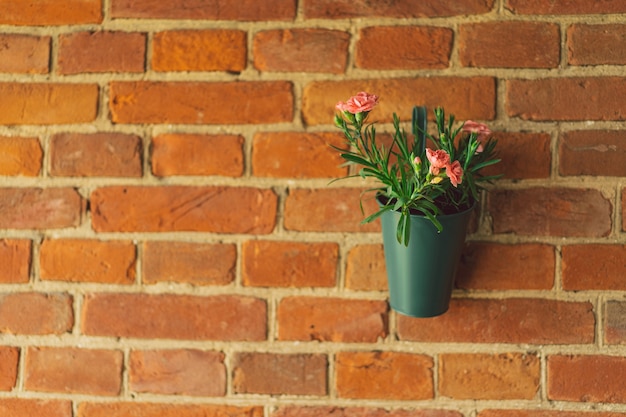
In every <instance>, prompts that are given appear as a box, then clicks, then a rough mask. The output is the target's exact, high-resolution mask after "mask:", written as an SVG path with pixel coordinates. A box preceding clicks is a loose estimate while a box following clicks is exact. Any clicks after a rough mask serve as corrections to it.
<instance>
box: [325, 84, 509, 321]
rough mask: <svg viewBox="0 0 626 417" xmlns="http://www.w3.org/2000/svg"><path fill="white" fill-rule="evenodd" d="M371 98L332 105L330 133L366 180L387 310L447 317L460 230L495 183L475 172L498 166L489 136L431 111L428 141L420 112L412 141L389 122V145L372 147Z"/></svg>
mask: <svg viewBox="0 0 626 417" xmlns="http://www.w3.org/2000/svg"><path fill="white" fill-rule="evenodd" d="M376 104H378V96H376V95H373V94H369V93H365V92H361V93H358V94H357V95H355V96H353V97H350V99H348V101H346V102H339V103H337V105H336V109H337V110H338V112H337V113H336V114H335V125H336V126H337V127H339V128H340V129H341V130H342V131H343V133H344V135H345V138H346V141H347V144H348V145H349V149H347V150H346V149H340V148H336V149H337V150H338V151H339V152H340V153H341V157H342V158H343V159H344V160H345V161H346V163H347V164H348V165H354V166H356V167H357V170H358V172H356V173H352V174H350V175H349V177H354V176H360V177H363V178H366V179H367V178H369V179H373V180H374V183H375V185H374V186H373V187H372V188H370V189H368V190H367V191H371V192H373V193H374V194H375V198H376V200H377V202H378V207H379V209H378V211H376V212H375V213H373V214H371V215H369V216H367V217H366V218H365V219H364V220H363V222H364V223H368V222H371V221H373V220H375V219H378V218H379V217H380V218H381V223H382V231H383V245H384V250H385V263H386V266H387V278H388V282H389V293H390V297H389V298H390V305H391V307H392V308H393V309H394V310H396V311H398V312H400V313H402V314H405V315H409V316H414V317H432V316H437V315H440V314H443V313H444V312H446V311H447V309H448V305H449V301H450V296H451V293H452V287H453V285H454V275H455V273H456V265H457V264H458V262H459V259H460V256H461V252H462V250H463V245H464V243H465V236H466V232H467V225H468V222H469V219H470V216H471V213H472V210H473V209H474V207H475V206H476V204H477V202H478V201H479V197H480V192H481V190H482V189H483V187H482V185H483V184H484V183H485V182H489V181H491V180H493V179H494V178H497V176H484V175H482V174H481V170H482V169H483V168H485V167H487V166H490V165H493V164H495V163H497V162H499V159H496V158H495V146H496V140H495V139H493V138H492V137H491V131H490V130H489V128H488V127H487V126H486V125H484V124H482V123H476V122H473V121H471V120H468V121H466V122H464V123H461V124H459V125H458V126H455V121H454V116H453V115H450V116H449V118H447V119H446V115H445V112H444V110H443V108H436V109H435V110H434V116H435V123H436V133H434V134H430V133H429V132H428V131H427V128H426V125H427V117H426V109H425V108H424V107H415V108H414V109H413V118H412V124H411V132H412V135H408V134H407V133H406V132H405V131H404V130H403V129H402V128H401V126H400V120H399V118H398V116H397V115H396V114H395V113H394V114H393V126H394V133H393V140H392V142H391V144H390V145H388V146H385V145H384V144H382V143H379V142H378V141H377V138H376V128H375V125H374V124H373V123H370V124H367V123H366V122H367V118H368V116H369V114H370V111H371V110H372V109H373V108H374V107H375V106H376Z"/></svg>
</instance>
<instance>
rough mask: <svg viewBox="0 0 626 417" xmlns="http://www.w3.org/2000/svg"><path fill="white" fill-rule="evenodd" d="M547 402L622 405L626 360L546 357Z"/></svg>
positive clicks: (624, 390)
mask: <svg viewBox="0 0 626 417" xmlns="http://www.w3.org/2000/svg"><path fill="white" fill-rule="evenodd" d="M547 370H548V379H547V381H548V383H547V390H548V399H549V400H561V401H582V402H597V403H623V402H626V385H624V381H623V376H624V375H625V374H626V358H624V357H620V356H602V355H597V356H596V355H572V356H564V355H563V356H562V355H553V356H548V366H547Z"/></svg>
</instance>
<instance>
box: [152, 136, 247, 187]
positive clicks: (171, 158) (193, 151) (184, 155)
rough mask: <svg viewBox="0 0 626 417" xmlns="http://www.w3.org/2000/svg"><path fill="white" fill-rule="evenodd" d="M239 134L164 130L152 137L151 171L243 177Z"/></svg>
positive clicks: (156, 173) (241, 147) (171, 173)
mask: <svg viewBox="0 0 626 417" xmlns="http://www.w3.org/2000/svg"><path fill="white" fill-rule="evenodd" d="M243 144H244V138H243V136H240V135H193V134H175V133H171V134H163V135H157V136H155V137H153V138H152V149H151V159H150V161H151V166H152V173H153V174H154V175H156V176H159V177H167V176H171V175H223V176H227V177H240V176H241V175H242V174H243V169H244V162H243V159H244V156H243Z"/></svg>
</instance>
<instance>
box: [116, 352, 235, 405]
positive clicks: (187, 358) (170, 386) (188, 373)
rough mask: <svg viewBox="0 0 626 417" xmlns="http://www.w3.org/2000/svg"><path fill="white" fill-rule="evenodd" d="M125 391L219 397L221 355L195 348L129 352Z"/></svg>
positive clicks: (223, 382) (222, 384) (222, 372)
mask: <svg viewBox="0 0 626 417" xmlns="http://www.w3.org/2000/svg"><path fill="white" fill-rule="evenodd" d="M129 367H130V370H129V377H128V378H129V389H130V390H131V391H132V392H137V393H143V392H146V393H152V394H165V395H171V394H178V395H193V396H209V397H216V396H223V395H224V394H225V392H226V367H225V365H224V354H223V353H220V352H206V351H201V350H196V349H173V350H141V351H132V352H131V353H130V365H129Z"/></svg>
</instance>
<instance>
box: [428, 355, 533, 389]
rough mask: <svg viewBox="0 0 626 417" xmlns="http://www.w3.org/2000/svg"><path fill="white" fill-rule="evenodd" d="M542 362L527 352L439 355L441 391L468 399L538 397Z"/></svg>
mask: <svg viewBox="0 0 626 417" xmlns="http://www.w3.org/2000/svg"><path fill="white" fill-rule="evenodd" d="M540 374H541V364H540V362H539V358H538V357H537V356H535V355H531V354H524V353H502V354H498V355H492V354H473V353H450V354H443V355H440V357H439V394H440V395H443V396H444V397H450V398H455V399H466V400H470V399H471V400H511V399H525V400H532V399H534V398H536V396H537V394H538V391H539V380H540Z"/></svg>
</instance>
